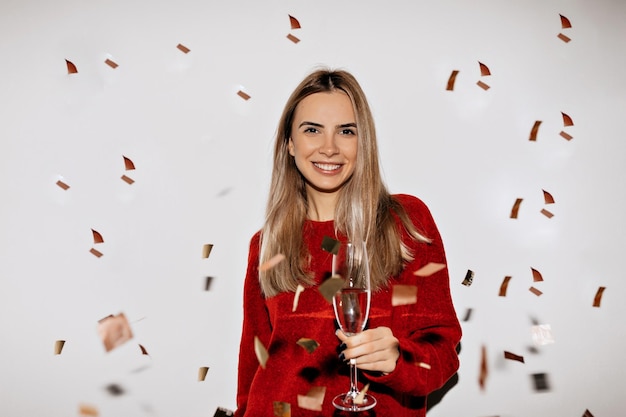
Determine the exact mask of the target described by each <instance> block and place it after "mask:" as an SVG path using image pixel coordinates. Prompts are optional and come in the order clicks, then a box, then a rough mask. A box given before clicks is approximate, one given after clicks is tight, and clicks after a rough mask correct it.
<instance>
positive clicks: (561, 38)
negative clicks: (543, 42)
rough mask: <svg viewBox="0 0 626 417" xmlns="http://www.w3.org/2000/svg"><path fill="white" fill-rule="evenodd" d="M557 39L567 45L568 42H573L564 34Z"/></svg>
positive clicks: (560, 34)
mask: <svg viewBox="0 0 626 417" xmlns="http://www.w3.org/2000/svg"><path fill="white" fill-rule="evenodd" d="M557 37H558V38H559V39H560V40H562V41H563V42H565V43H567V42H569V41H571V39H570V38H569V37H567V36H565V35H563V34H562V33H559V34H558V35H557Z"/></svg>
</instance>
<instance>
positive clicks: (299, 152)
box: [288, 91, 358, 194]
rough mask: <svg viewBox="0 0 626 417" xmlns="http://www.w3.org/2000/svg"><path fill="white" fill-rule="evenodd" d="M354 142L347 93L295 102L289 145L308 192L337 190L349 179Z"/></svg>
mask: <svg viewBox="0 0 626 417" xmlns="http://www.w3.org/2000/svg"><path fill="white" fill-rule="evenodd" d="M357 141H358V132H357V126H356V119H355V117H354V110H353V109H352V102H351V101H350V98H349V97H348V95H347V94H346V93H344V92H341V91H336V92H331V93H315V94H311V95H310V96H307V97H306V98H304V99H303V100H302V101H301V102H300V103H299V104H298V106H297V107H296V110H295V112H294V117H293V124H292V126H291V137H290V138H289V144H288V146H289V153H290V154H291V156H293V157H294V159H295V162H296V166H297V167H298V170H299V171H300V173H301V174H302V175H303V176H304V178H305V180H306V187H307V193H309V194H310V193H336V192H337V191H338V190H339V189H340V188H341V186H342V185H343V184H345V183H346V181H348V179H350V177H351V176H352V173H353V172H354V169H355V165H356V157H357Z"/></svg>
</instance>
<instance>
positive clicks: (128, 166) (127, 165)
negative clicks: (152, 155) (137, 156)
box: [122, 155, 135, 171]
mask: <svg viewBox="0 0 626 417" xmlns="http://www.w3.org/2000/svg"><path fill="white" fill-rule="evenodd" d="M122 158H124V168H125V169H126V171H131V170H133V169H135V164H134V163H133V161H131V160H130V159H129V158H127V157H125V156H124V155H122Z"/></svg>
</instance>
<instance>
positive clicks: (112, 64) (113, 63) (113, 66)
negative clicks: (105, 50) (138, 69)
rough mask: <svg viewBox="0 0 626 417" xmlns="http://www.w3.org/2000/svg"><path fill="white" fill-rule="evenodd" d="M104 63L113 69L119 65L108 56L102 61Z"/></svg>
mask: <svg viewBox="0 0 626 417" xmlns="http://www.w3.org/2000/svg"><path fill="white" fill-rule="evenodd" d="M104 63H105V64H107V65H108V66H109V67H111V68H113V69H115V68H117V67H118V66H119V65H117V63H116V62H114V61H112V60H110V59H109V58H107V59H106V61H104Z"/></svg>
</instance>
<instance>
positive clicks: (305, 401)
mask: <svg viewBox="0 0 626 417" xmlns="http://www.w3.org/2000/svg"><path fill="white" fill-rule="evenodd" d="M325 394H326V387H313V388H311V389H310V390H309V392H307V394H306V395H300V394H298V407H300V408H304V409H305V410H313V411H322V403H323V402H324V395H325Z"/></svg>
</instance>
